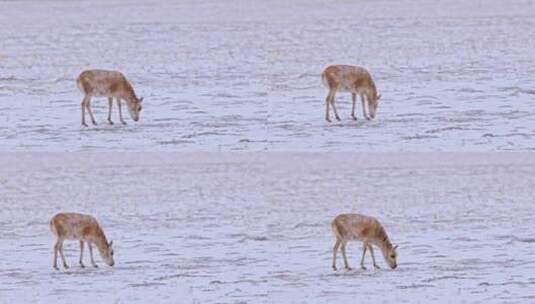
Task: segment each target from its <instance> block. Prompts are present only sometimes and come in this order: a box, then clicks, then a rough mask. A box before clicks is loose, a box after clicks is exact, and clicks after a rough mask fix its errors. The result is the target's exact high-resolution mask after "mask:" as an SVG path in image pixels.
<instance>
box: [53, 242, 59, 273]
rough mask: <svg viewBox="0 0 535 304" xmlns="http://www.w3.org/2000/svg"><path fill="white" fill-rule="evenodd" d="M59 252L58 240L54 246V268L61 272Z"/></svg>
mask: <svg viewBox="0 0 535 304" xmlns="http://www.w3.org/2000/svg"><path fill="white" fill-rule="evenodd" d="M58 251H59V240H56V243H55V244H54V262H53V263H52V268H54V269H56V270H59V268H58Z"/></svg>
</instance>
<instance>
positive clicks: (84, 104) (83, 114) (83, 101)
mask: <svg viewBox="0 0 535 304" xmlns="http://www.w3.org/2000/svg"><path fill="white" fill-rule="evenodd" d="M88 99H89V96H88V95H85V96H84V99H82V103H81V104H80V107H81V109H82V126H84V127H87V124H86V123H85V108H86V103H87V100H88Z"/></svg>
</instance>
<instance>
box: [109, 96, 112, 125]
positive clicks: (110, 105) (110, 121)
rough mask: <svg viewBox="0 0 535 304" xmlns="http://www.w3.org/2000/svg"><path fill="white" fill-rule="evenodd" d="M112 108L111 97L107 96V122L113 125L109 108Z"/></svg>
mask: <svg viewBox="0 0 535 304" xmlns="http://www.w3.org/2000/svg"><path fill="white" fill-rule="evenodd" d="M112 108H113V98H112V97H108V122H109V123H110V125H113V121H112V120H111V109H112Z"/></svg>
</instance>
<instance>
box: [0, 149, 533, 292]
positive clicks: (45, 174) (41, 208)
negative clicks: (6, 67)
mask: <svg viewBox="0 0 535 304" xmlns="http://www.w3.org/2000/svg"><path fill="white" fill-rule="evenodd" d="M0 167H1V168H2V170H0V203H1V205H2V208H0V225H1V227H2V237H1V241H0V242H1V246H0V256H1V257H2V258H1V259H0V303H36V302H41V303H60V302H61V303H85V302H87V301H93V302H94V301H96V302H99V303H147V301H149V300H150V301H151V302H152V303H355V302H359V303H360V302H366V303H378V302H388V303H432V302H443V303H463V302H470V303H504V302H507V303H527V302H533V301H534V300H535V292H534V290H535V250H534V248H535V247H534V246H535V238H534V236H533V223H534V221H535V212H533V202H534V200H533V189H534V188H535V180H534V179H533V176H534V175H535V157H533V155H531V154H501V153H494V154H381V155H373V154H367V153H366V154H344V153H334V154H329V155H326V154H314V153H309V154H295V153H294V154H289V153H270V154H255V153H234V154H228V153H212V154H210V153H208V154H207V153H191V154H188V153H174V154H173V153H137V154H136V153H127V154H124V153H123V154H120V153H99V154H86V153H81V154H76V155H72V154H62V153H60V154H46V153H45V154H43V153H38V154H27V153H18V154H9V153H4V154H0ZM58 211H78V212H84V213H90V214H94V215H95V216H96V217H97V218H98V219H99V221H100V222H101V224H102V226H103V227H104V229H105V231H106V233H107V235H108V237H109V238H111V239H112V240H113V241H114V244H115V251H116V255H115V258H116V266H115V267H113V268H111V267H107V266H105V265H103V263H102V262H101V260H100V257H99V256H98V257H97V263H99V264H100V268H98V269H93V268H86V269H81V268H80V267H79V266H78V265H77V260H78V254H79V252H78V243H77V242H66V243H65V246H66V249H65V252H66V255H67V260H68V261H69V263H70V265H71V267H72V268H71V269H70V270H68V271H63V270H62V271H55V270H53V269H52V245H53V241H54V239H53V236H52V234H51V232H50V231H49V226H48V221H49V219H50V218H51V217H52V216H53V215H54V214H55V213H56V212H58ZM342 212H360V213H363V214H368V215H373V216H376V217H378V218H379V219H380V220H381V221H382V223H383V224H384V226H385V227H386V229H387V231H388V232H389V234H390V238H391V239H392V241H393V242H395V243H397V244H399V246H400V247H399V259H398V262H399V267H398V269H396V270H389V269H386V265H385V263H384V261H383V259H382V257H381V256H380V255H379V254H378V255H379V264H380V265H381V266H383V270H381V271H373V270H368V271H361V270H360V269H359V270H353V271H344V270H339V271H337V272H334V271H333V270H331V248H332V245H333V242H334V237H333V235H332V232H331V230H330V221H331V220H332V218H333V217H334V216H335V215H337V214H339V213H342ZM360 248H361V246H360V244H358V243H351V244H350V245H349V248H348V253H349V258H350V263H351V265H352V266H357V265H358V260H359V258H360V253H361V251H360ZM86 258H88V255H87V253H86ZM339 258H340V259H339V261H338V263H339V265H341V264H340V263H341V262H342V261H341V257H339ZM86 261H87V260H86ZM367 263H368V266H371V261H370V258H369V256H368V257H367ZM86 264H87V262H86ZM357 268H358V267H357ZM369 268H371V267H369Z"/></svg>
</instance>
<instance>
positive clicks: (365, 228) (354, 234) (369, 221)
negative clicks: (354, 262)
mask: <svg viewBox="0 0 535 304" xmlns="http://www.w3.org/2000/svg"><path fill="white" fill-rule="evenodd" d="M331 227H332V229H333V232H334V234H335V236H336V243H335V244H334V248H333V265H332V267H333V269H334V270H336V253H337V252H338V248H340V247H341V249H342V255H343V257H344V264H345V268H346V269H348V270H351V268H350V267H349V265H348V263H347V256H346V244H347V242H348V241H350V240H355V239H356V240H360V241H362V258H361V259H360V267H361V268H362V269H363V270H366V267H364V256H365V255H366V250H369V251H370V254H371V256H372V261H373V266H374V268H375V269H380V268H379V266H378V265H377V264H376V263H375V255H374V253H373V248H372V246H373V245H375V246H377V247H379V248H380V249H381V252H382V253H383V257H384V258H385V261H386V263H387V264H388V266H390V268H392V269H394V268H396V267H397V262H396V259H397V253H396V249H397V247H398V246H392V243H390V240H389V239H388V235H387V234H386V231H385V229H384V228H383V226H382V225H381V223H379V221H378V220H377V219H375V218H373V217H370V216H365V215H360V214H355V213H348V214H340V215H338V216H337V217H336V218H335V219H334V220H333V221H332V223H331Z"/></svg>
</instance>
